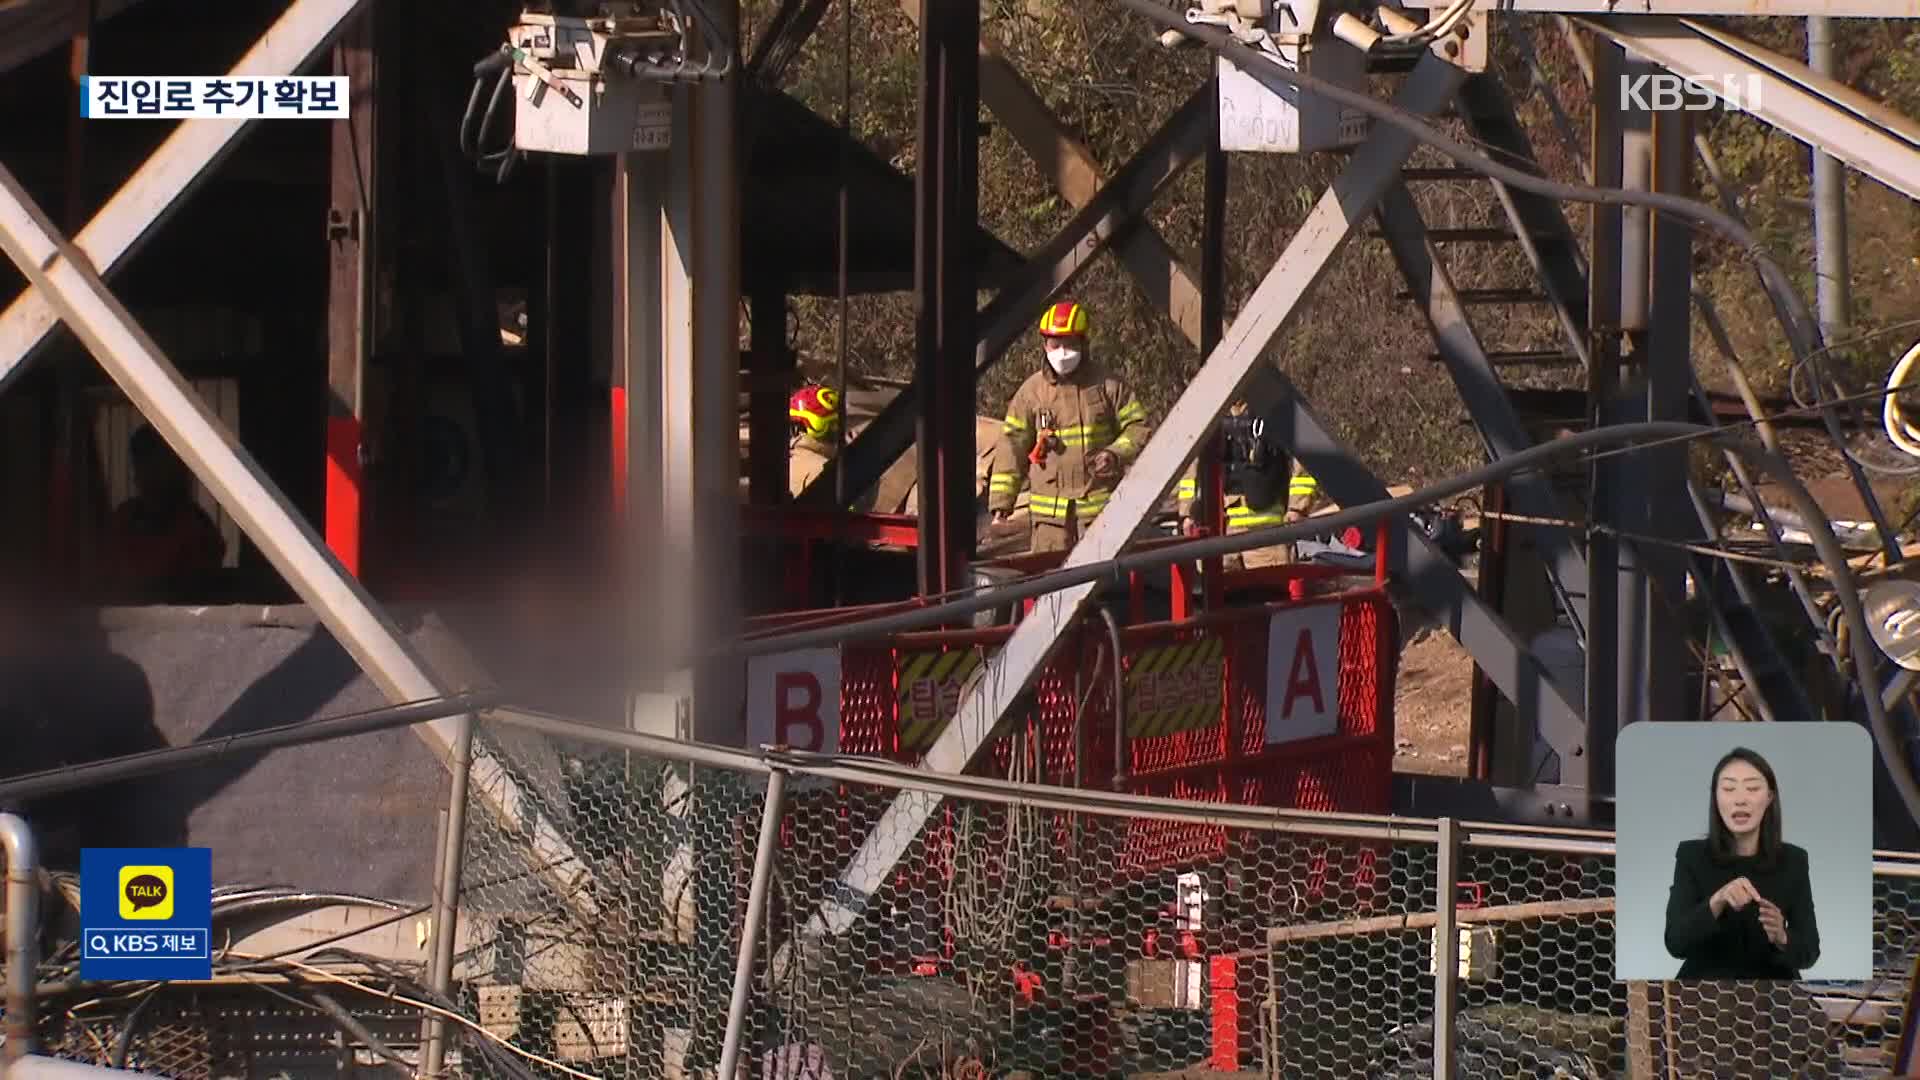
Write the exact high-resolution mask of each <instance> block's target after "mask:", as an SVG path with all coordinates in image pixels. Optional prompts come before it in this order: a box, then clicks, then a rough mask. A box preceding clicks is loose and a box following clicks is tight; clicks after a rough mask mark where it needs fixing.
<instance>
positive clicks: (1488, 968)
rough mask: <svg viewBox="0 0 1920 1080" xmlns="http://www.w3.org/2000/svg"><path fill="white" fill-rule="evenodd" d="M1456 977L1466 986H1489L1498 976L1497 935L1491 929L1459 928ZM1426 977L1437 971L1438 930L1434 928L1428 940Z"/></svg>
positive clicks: (1438, 951)
mask: <svg viewBox="0 0 1920 1080" xmlns="http://www.w3.org/2000/svg"><path fill="white" fill-rule="evenodd" d="M1455 929H1457V930H1459V932H1460V958H1459V965H1460V966H1459V968H1458V969H1457V970H1458V973H1459V977H1460V978H1462V979H1465V980H1467V981H1468V982H1489V981H1491V980H1493V979H1495V978H1498V977H1499V974H1500V955H1499V947H1500V934H1499V932H1498V931H1497V930H1495V929H1494V928H1493V927H1491V926H1461V927H1456V928H1455ZM1428 945H1429V948H1428V950H1427V974H1429V975H1437V974H1439V971H1440V928H1439V927H1437V926H1436V927H1434V928H1433V933H1432V935H1430V937H1429V940H1428Z"/></svg>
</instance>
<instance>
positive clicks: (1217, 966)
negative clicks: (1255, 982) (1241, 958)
mask: <svg viewBox="0 0 1920 1080" xmlns="http://www.w3.org/2000/svg"><path fill="white" fill-rule="evenodd" d="M1237 963H1238V961H1236V960H1235V959H1234V957H1232V956H1214V957H1209V958H1208V960H1207V974H1208V980H1207V981H1208V983H1209V984H1210V985H1211V987H1212V990H1213V1060H1212V1062H1211V1065H1212V1067H1213V1069H1214V1071H1215V1072H1239V1071H1240V973H1239V971H1238V969H1237V967H1236V965H1237Z"/></svg>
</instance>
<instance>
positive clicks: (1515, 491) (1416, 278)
mask: <svg viewBox="0 0 1920 1080" xmlns="http://www.w3.org/2000/svg"><path fill="white" fill-rule="evenodd" d="M1380 227H1381V230H1382V231H1383V232H1384V233H1385V234H1386V238H1387V245H1388V247H1389V248H1391V249H1392V251H1393V258H1394V261H1395V262H1397V263H1399V264H1400V273H1401V275H1402V276H1403V277H1405V278H1406V279H1407V288H1409V289H1411V290H1412V291H1413V295H1414V299H1415V300H1416V301H1421V305H1420V310H1421V312H1422V313H1423V314H1424V315H1425V316H1426V317H1427V326H1428V328H1429V329H1431V330H1432V331H1433V340H1434V344H1435V345H1436V346H1437V347H1438V348H1439V351H1440V361H1441V363H1443V364H1445V365H1446V368H1447V374H1448V375H1449V376H1451V377H1452V378H1453V385H1454V387H1455V388H1456V389H1457V390H1459V391H1460V400H1461V401H1462V402H1463V403H1464V404H1465V405H1466V407H1467V414H1468V415H1469V416H1470V417H1472V419H1473V423H1474V426H1475V427H1477V428H1478V429H1479V430H1480V439H1481V441H1482V442H1483V443H1485V444H1486V448H1487V454H1488V455H1489V456H1490V457H1492V458H1494V459H1496V460H1497V459H1499V458H1503V457H1506V456H1507V455H1509V454H1514V453H1518V452H1519V451H1521V450H1525V449H1526V448H1527V447H1528V446H1530V445H1532V442H1533V440H1531V439H1529V438H1528V437H1527V433H1526V429H1525V428H1523V427H1522V426H1521V425H1520V418H1519V417H1518V416H1516V415H1514V411H1513V403H1512V402H1511V401H1509V400H1508V399H1507V391H1506V388H1505V387H1503V386H1501V385H1500V376H1499V374H1498V373H1497V372H1495V371H1494V369H1493V364H1492V363H1491V362H1490V361H1488V359H1487V354H1486V350H1485V349H1483V348H1481V346H1480V339H1479V337H1478V336H1477V335H1475V334H1474V332H1473V324H1472V322H1470V321H1469V320H1468V318H1467V309H1466V307H1465V306H1464V305H1462V304H1461V303H1460V296H1459V294H1458V293H1456V292H1455V291H1454V288H1453V280H1452V278H1451V277H1450V276H1449V275H1448V274H1447V271H1446V267H1445V266H1444V265H1443V264H1442V263H1441V261H1440V251H1439V249H1438V248H1437V247H1436V246H1435V245H1434V242H1433V237H1432V236H1431V235H1430V234H1429V233H1428V232H1427V223H1426V222H1425V221H1424V220H1422V218H1421V216H1420V208H1419V207H1418V206H1416V205H1414V201H1413V196H1412V195H1411V194H1409V193H1408V192H1407V188H1406V185H1405V184H1395V185H1394V186H1393V188H1392V190H1390V191H1388V192H1387V195H1386V198H1384V199H1383V200H1381V204H1380ZM1507 489H1508V491H1509V493H1510V494H1511V495H1512V497H1513V500H1514V503H1515V505H1516V506H1517V507H1518V508H1519V510H1520V512H1521V513H1523V514H1527V515H1529V516H1533V517H1551V518H1563V517H1565V516H1566V515H1564V514H1563V513H1561V506H1560V498H1559V496H1558V495H1556V494H1555V493H1554V490H1553V485H1552V482H1551V481H1550V480H1549V479H1548V477H1547V476H1546V474H1544V473H1539V472H1528V473H1522V474H1521V475H1519V476H1516V477H1514V478H1513V479H1512V480H1511V481H1509V482H1508V484H1507ZM1336 501H1338V500H1336ZM1342 505H1349V504H1344V503H1343V504H1342ZM1531 532H1532V537H1531V538H1532V540H1533V542H1534V543H1535V544H1536V545H1537V546H1538V547H1539V548H1540V550H1541V553H1542V554H1543V555H1544V556H1545V557H1546V564H1547V576H1548V577H1549V578H1551V579H1552V580H1553V588H1554V592H1556V593H1557V594H1559V597H1560V604H1561V606H1562V607H1563V608H1565V609H1566V611H1567V612H1568V614H1569V615H1571V616H1572V619H1573V626H1574V632H1575V633H1576V634H1577V635H1579V637H1580V638H1581V640H1583V641H1584V640H1585V638H1586V626H1587V560H1586V557H1585V556H1584V555H1582V554H1581V553H1580V551H1579V549H1577V548H1576V547H1575V546H1574V543H1573V536H1572V534H1571V533H1569V532H1568V531H1567V530H1565V529H1559V528H1541V527H1537V526H1536V527H1533V528H1532V530H1531ZM1561 689H1562V690H1563V691H1567V692H1569V693H1570V692H1571V688H1569V687H1562V688H1561Z"/></svg>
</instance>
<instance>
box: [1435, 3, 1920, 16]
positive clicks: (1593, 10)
mask: <svg viewBox="0 0 1920 1080" xmlns="http://www.w3.org/2000/svg"><path fill="white" fill-rule="evenodd" d="M1406 6H1407V7H1410V8H1415V9H1434V8H1444V7H1446V6H1447V4H1446V2H1445V0H1407V5H1406ZM1473 8H1474V11H1475V12H1476V13H1477V14H1483V15H1484V14H1487V13H1489V12H1493V13H1499V14H1530V13H1535V12H1551V13H1555V14H1560V15H1576V16H1577V15H1612V14H1624V15H1632V16H1649V15H1658V16H1666V17H1669V18H1671V17H1675V16H1680V15H1708V16H1730V17H1739V16H1751V17H1754V18H1760V17H1770V18H1772V17H1782V16H1812V15H1826V16H1830V17H1832V18H1836V19H1920V0H1476V2H1475V3H1474V5H1473Z"/></svg>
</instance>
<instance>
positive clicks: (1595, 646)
mask: <svg viewBox="0 0 1920 1080" xmlns="http://www.w3.org/2000/svg"><path fill="white" fill-rule="evenodd" d="M1593 52H1594V55H1593V68H1594V79H1593V85H1594V87H1595V88H1596V89H1595V91H1594V94H1593V96H1592V110H1591V120H1592V136H1591V138H1592V140H1593V144H1592V150H1591V152H1590V153H1589V154H1588V156H1587V160H1588V161H1589V162H1591V163H1592V166H1593V184H1594V185H1595V186H1596V187H1602V188H1608V187H1619V186H1620V185H1621V179H1622V177H1623V175H1624V165H1623V163H1622V153H1621V139H1620V135H1621V127H1622V117H1621V115H1620V98H1619V96H1618V95H1617V94H1608V93H1604V92H1603V91H1602V90H1600V89H1599V88H1602V87H1608V86H1615V85H1618V82H1619V80H1620V79H1621V78H1622V77H1623V74H1624V72H1625V70H1626V57H1625V53H1624V52H1623V51H1622V49H1621V48H1620V46H1619V45H1617V44H1615V43H1613V42H1611V41H1606V40H1596V41H1595V42H1594V50H1593ZM1588 213H1589V214H1590V221H1591V235H1592V237H1593V247H1592V268H1591V270H1590V272H1589V273H1588V277H1587V283H1588V300H1587V326H1588V327H1589V331H1588V332H1589V333H1590V334H1591V335H1592V357H1593V360H1592V363H1590V364H1589V365H1588V366H1587V409H1588V419H1589V420H1590V421H1591V422H1594V423H1599V422H1603V421H1605V420H1607V419H1610V417H1609V416H1608V403H1609V402H1610V401H1611V400H1612V398H1613V395H1614V394H1615V392H1616V386H1617V383H1618V381H1619V374H1620V357H1621V351H1622V350H1621V345H1620V341H1621V330H1620V326H1621V314H1620V312H1621V302H1620V291H1621V283H1620V270H1621V243H1622V239H1621V233H1622V223H1623V219H1624V214H1623V211H1622V208H1621V207H1619V206H1609V205H1605V204H1599V203H1596V204H1593V205H1592V206H1590V207H1589V208H1588ZM1618 456H1619V455H1616V457H1618ZM1614 460H1615V458H1606V459H1602V460H1600V461H1596V462H1594V463H1593V464H1591V465H1590V466H1589V467H1588V470H1587V513H1588V517H1589V518H1590V519H1592V520H1601V519H1603V515H1605V514H1606V513H1607V512H1608V508H1609V507H1610V505H1611V503H1612V501H1613V498H1614V496H1613V495H1612V494H1611V492H1612V487H1613V483H1614V481H1613V480H1612V474H1611V472H1610V471H1609V470H1610V468H1611V467H1612V464H1613V462H1614ZM1619 565H1620V543H1619V541H1618V540H1616V539H1615V538H1614V537H1613V536H1612V535H1611V534H1609V533H1606V532H1601V531H1598V530H1593V529H1589V530H1588V532H1587V568H1588V570H1589V571H1591V573H1590V576H1589V578H1588V591H1589V595H1588V597H1587V650H1586V651H1587V665H1586V695H1585V696H1586V715H1587V716H1588V717H1590V718H1594V722H1593V727H1594V728H1595V729H1596V730H1595V733H1594V735H1593V737H1592V738H1591V739H1590V740H1589V746H1590V748H1591V752H1592V756H1593V757H1594V758H1595V759H1596V760H1595V762H1594V763H1593V764H1592V765H1591V766H1590V768H1591V770H1592V771H1593V772H1595V773H1599V774H1600V776H1601V777H1603V778H1605V780H1604V783H1607V784H1610V783H1611V778H1612V775H1613V741H1612V738H1611V732H1612V730H1613V725H1614V716H1615V713H1616V712H1617V710H1618V709H1619V707H1620V703H1619V700H1618V698H1619V686H1618V684H1617V682H1616V681H1615V677H1614V673H1615V672H1616V671H1617V670H1618V669H1619V667H1620V662H1621V658H1620V651H1619V650H1620V641H1619V637H1620V612H1619V603H1620V579H1619V575H1618V574H1617V573H1616V572H1615V571H1616V568H1617V567H1618V566H1619ZM1601 729H1604V733H1603V732H1602V730H1601ZM1602 790H1605V788H1604V786H1603V788H1602Z"/></svg>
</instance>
